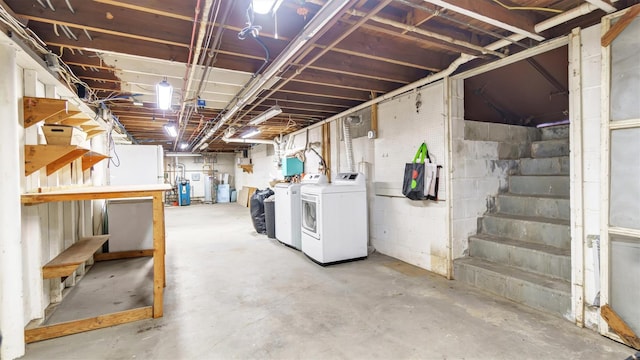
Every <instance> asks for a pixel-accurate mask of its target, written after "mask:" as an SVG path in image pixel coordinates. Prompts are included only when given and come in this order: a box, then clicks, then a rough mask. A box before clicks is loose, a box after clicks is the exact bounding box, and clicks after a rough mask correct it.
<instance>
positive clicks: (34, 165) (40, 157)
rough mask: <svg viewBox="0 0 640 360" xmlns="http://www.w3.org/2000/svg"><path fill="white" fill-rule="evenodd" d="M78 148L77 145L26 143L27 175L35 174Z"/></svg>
mask: <svg viewBox="0 0 640 360" xmlns="http://www.w3.org/2000/svg"><path fill="white" fill-rule="evenodd" d="M77 148H78V147H77V146H75V145H25V146H24V159H25V161H24V162H25V166H24V173H25V176H29V175H31V174H33V173H34V172H36V171H38V170H40V169H42V168H43V167H45V166H47V165H49V164H50V163H52V162H54V161H56V160H57V159H60V158H62V157H63V156H65V155H67V154H69V153H70V152H72V151H74V150H75V149H77Z"/></svg>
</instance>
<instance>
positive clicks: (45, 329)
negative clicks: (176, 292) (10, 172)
mask: <svg viewBox="0 0 640 360" xmlns="http://www.w3.org/2000/svg"><path fill="white" fill-rule="evenodd" d="M167 190H171V186H170V185H168V184H154V185H139V186H100V187H77V188H71V189H62V190H56V191H50V192H46V193H33V194H23V195H22V196H21V202H22V204H23V205H25V206H28V205H35V204H44V203H49V202H57V201H76V200H96V199H122V198H140V197H150V198H152V199H153V203H152V206H153V248H152V249H145V250H134V251H123V252H115V253H106V254H96V256H95V258H94V259H95V260H96V261H98V260H115V259H126V258H132V257H139V256H143V257H147V256H152V257H153V280H152V281H153V304H152V305H150V306H142V307H138V308H134V309H129V310H125V311H120V312H115V313H110V314H104V315H99V316H96V317H90V318H84V319H79V320H72V321H67V322H63V323H58V324H53V325H41V326H37V327H33V328H31V327H28V328H26V329H25V332H24V338H25V342H27V343H31V342H34V341H41V340H46V339H51V338H56V337H60V336H65V335H71V334H77V333H79V332H83V331H89V330H94V329H101V328H105V327H110V326H114V325H118V324H123V323H127V322H131V321H138V320H143V319H149V318H159V317H161V316H162V315H163V304H164V301H163V295H164V287H165V285H166V282H165V234H164V232H165V226H164V204H163V202H162V198H163V193H164V192H165V191H167ZM107 238H108V235H99V236H93V237H90V238H87V239H83V240H81V241H80V242H78V243H76V244H75V245H73V246H71V247H69V248H67V249H66V250H65V251H63V252H62V253H61V254H60V255H58V256H57V257H55V258H54V259H53V260H51V261H50V262H49V263H48V264H46V265H45V266H44V267H43V268H42V273H43V277H44V278H45V279H47V278H57V277H61V276H68V275H70V274H71V273H73V271H74V270H75V269H76V268H77V266H78V265H79V264H81V263H82V262H84V261H86V260H88V259H89V258H90V257H91V256H93V254H94V253H95V251H96V250H97V249H98V248H99V247H100V246H101V245H102V244H103V243H104V242H105V241H106V240H107ZM98 255H101V256H98ZM63 301H64V300H63Z"/></svg>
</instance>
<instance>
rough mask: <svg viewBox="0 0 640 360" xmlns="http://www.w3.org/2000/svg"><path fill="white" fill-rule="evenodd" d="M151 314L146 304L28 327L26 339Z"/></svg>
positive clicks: (99, 327) (119, 321) (55, 336)
mask: <svg viewBox="0 0 640 360" xmlns="http://www.w3.org/2000/svg"><path fill="white" fill-rule="evenodd" d="M151 314H152V308H151V306H146V307H142V308H138V309H133V310H127V311H121V312H117V313H113V314H108V315H101V316H96V317H93V318H87V319H82V320H74V321H68V322H64V323H60V324H55V325H48V326H42V327H37V328H34V329H27V330H25V331H24V341H25V342H26V343H27V344H29V343H33V342H36V341H42V340H47V339H53V338H57V337H60V336H66V335H73V334H77V333H81V332H84V331H89V330H96V329H102V328H106V327H111V326H114V325H119V324H124V323H128V322H132V321H138V320H144V319H149V318H150V317H151Z"/></svg>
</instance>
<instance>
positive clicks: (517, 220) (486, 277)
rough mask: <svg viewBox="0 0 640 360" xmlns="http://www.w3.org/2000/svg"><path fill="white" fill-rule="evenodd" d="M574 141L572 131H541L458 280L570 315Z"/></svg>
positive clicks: (457, 267) (461, 264)
mask: <svg viewBox="0 0 640 360" xmlns="http://www.w3.org/2000/svg"><path fill="white" fill-rule="evenodd" d="M568 136H569V127H568V126H555V127H552V128H545V129H542V130H540V137H539V139H541V140H539V141H533V142H531V143H530V151H526V152H525V153H529V154H530V155H529V156H531V157H527V158H521V159H519V174H516V175H511V176H509V190H508V192H507V193H504V194H499V195H498V196H497V198H496V206H495V212H492V213H488V214H485V215H484V216H482V217H481V218H480V219H479V220H478V234H476V235H473V236H471V237H470V238H469V254H468V256H467V257H465V258H461V259H456V260H455V261H454V276H455V278H456V279H458V280H460V281H464V282H466V283H468V284H471V285H474V286H477V287H479V288H482V289H484V290H487V291H489V292H492V293H494V294H497V295H499V296H502V297H505V298H507V299H510V300H513V301H516V302H519V303H522V304H525V305H528V306H531V307H533V308H536V309H539V310H542V311H545V312H549V313H553V314H557V315H559V316H567V315H568V314H569V313H570V309H571V287H570V280H571V250H570V248H571V235H570V229H569V218H570V205H569V157H568V155H569V140H568Z"/></svg>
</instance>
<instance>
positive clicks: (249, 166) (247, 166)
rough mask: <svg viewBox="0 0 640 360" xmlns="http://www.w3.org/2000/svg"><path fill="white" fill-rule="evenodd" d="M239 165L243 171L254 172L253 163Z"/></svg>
mask: <svg viewBox="0 0 640 360" xmlns="http://www.w3.org/2000/svg"><path fill="white" fill-rule="evenodd" d="M239 166H240V168H241V169H242V172H246V173H249V174H252V173H253V164H248V165H239Z"/></svg>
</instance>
